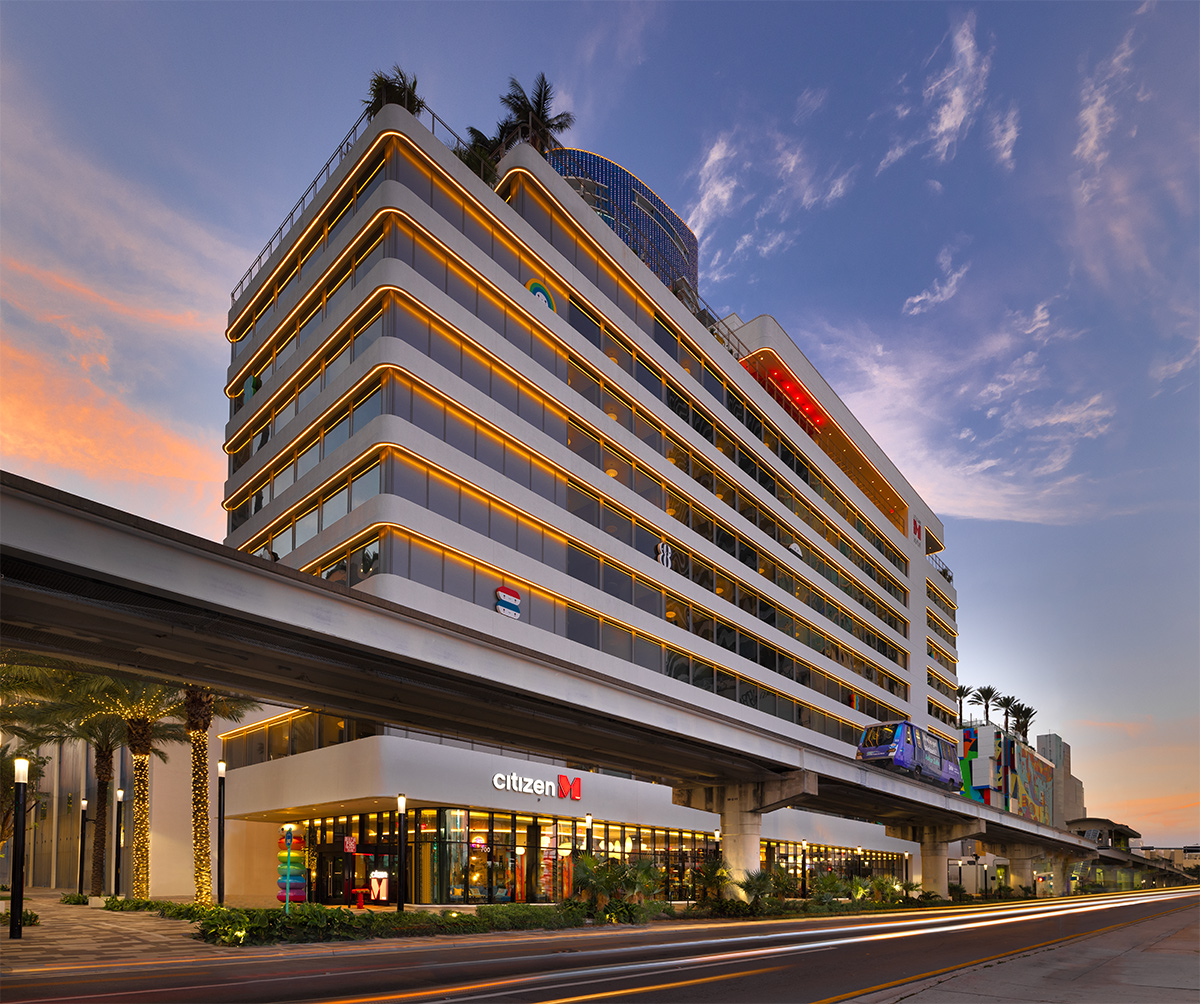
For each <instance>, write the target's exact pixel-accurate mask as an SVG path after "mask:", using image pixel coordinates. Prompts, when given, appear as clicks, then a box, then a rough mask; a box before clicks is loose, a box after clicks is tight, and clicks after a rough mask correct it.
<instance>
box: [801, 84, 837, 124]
mask: <svg viewBox="0 0 1200 1004" xmlns="http://www.w3.org/2000/svg"><path fill="white" fill-rule="evenodd" d="M828 97H829V91H828V90H826V89H825V88H824V87H818V88H816V89H815V90H814V89H813V88H811V87H806V88H804V90H803V91H802V92H801V93H800V97H798V98H797V99H796V112H795V114H794V115H793V116H792V121H793V122H795V123H796V124H797V125H799V124H800V123H801V122H803V121H804V120H805V119H809V118H812V116H814V115H815V114H816V113H817V112H819V111H820V110H821V109H822V108H824V107H825V101H826V100H827V99H828Z"/></svg>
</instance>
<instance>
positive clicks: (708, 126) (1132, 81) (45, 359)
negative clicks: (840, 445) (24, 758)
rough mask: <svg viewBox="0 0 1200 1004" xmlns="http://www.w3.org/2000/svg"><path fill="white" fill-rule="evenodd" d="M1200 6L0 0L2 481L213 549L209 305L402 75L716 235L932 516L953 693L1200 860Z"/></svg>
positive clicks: (722, 266) (431, 97) (754, 292)
mask: <svg viewBox="0 0 1200 1004" xmlns="http://www.w3.org/2000/svg"><path fill="white" fill-rule="evenodd" d="M1198 53H1200V5H1197V4H1194V3H1159V4H1154V3H1143V4H1140V5H1139V4H1136V3H1133V4H1127V3H1098V4H1093V3H1042V4H1016V3H1010V4H996V3H992V4H975V5H971V4H960V3H950V4H941V3H922V4H908V3H899V2H898V3H887V4H874V3H854V4H833V3H822V4H817V3H813V4H790V3H770V4H755V3H737V4H722V3H707V4H688V3H669V4H657V3H634V4H625V3H617V2H611V3H598V4H593V3H582V2H581V3H569V4H568V3H561V4H560V3H537V4H517V3H513V4H504V3H489V4H475V3H438V4H425V3H415V4H405V3H390V4H378V3H371V4H356V3H352V2H347V3H338V4H322V3H308V4H290V3H284V2H279V3H260V4H256V3H239V4H216V3H204V4H188V3H170V4H146V3H140V4H131V3H116V4H113V3H86V4H73V3H53V2H42V0H39V2H37V3H25V2H21V0H6V2H5V3H4V4H2V5H0V461H2V463H3V466H4V468H5V469H6V470H10V471H14V472H16V473H18V474H21V475H24V476H27V477H31V478H34V479H36V480H39V481H43V482H46V483H49V484H52V485H55V486H57V487H60V488H63V489H66V490H68V491H71V492H75V493H78V494H80V495H83V496H86V497H89V498H93V499H97V500H99V501H102V502H105V503H108V504H110V505H115V506H118V507H121V508H124V509H127V510H130V511H132V512H135V513H138V514H139V515H143V516H147V517H149V518H152V519H155V520H158V521H160V522H163V523H166V524H169V525H172V526H177V527H181V528H183V529H185V530H189V531H192V532H194V533H198V534H201V535H202V536H205V537H209V538H213V539H220V538H221V537H222V536H223V534H224V519H223V515H222V511H221V508H220V499H221V486H222V482H223V480H224V477H225V470H226V468H225V462H224V457H223V454H222V451H221V443H222V431H223V427H224V423H225V421H226V419H227V417H228V416H227V410H226V408H227V406H226V404H225V399H224V397H223V395H222V392H221V391H222V386H223V377H224V373H225V368H226V366H227V364H228V348H227V345H226V343H225V341H224V338H223V332H224V329H225V326H226V319H227V312H228V309H229V305H230V300H229V293H230V290H231V289H232V288H233V287H234V285H235V284H236V283H237V282H238V280H239V279H240V277H241V275H242V273H243V272H244V271H245V270H246V268H247V267H249V265H250V263H251V262H252V261H253V259H254V258H255V256H256V255H257V254H258V252H259V251H260V249H261V248H262V247H263V245H264V244H266V242H267V240H268V238H269V237H270V236H271V234H272V233H273V232H274V231H275V229H276V227H278V226H279V224H280V223H281V222H282V220H283V218H284V217H285V216H286V215H287V213H288V212H289V210H290V209H291V208H292V206H293V205H294V203H295V202H296V200H297V199H299V197H300V195H301V193H302V192H303V191H304V189H305V188H306V187H307V186H308V184H309V182H310V181H311V180H312V178H313V177H314V176H315V175H316V174H317V172H318V171H319V170H320V168H321V166H322V165H323V164H324V163H325V161H326V159H327V158H328V157H329V156H330V154H331V153H332V152H333V151H334V150H335V148H336V147H337V145H338V143H339V142H340V141H341V140H342V138H343V137H344V136H345V134H346V133H347V131H348V130H349V129H350V127H351V126H352V125H353V123H354V121H355V119H356V118H357V117H358V115H359V113H360V111H361V108H362V104H361V100H362V98H363V96H364V95H365V94H366V91H367V84H368V80H369V77H370V75H371V73H372V72H373V71H375V70H378V69H389V68H390V67H391V66H392V65H393V64H395V63H399V64H400V65H401V66H403V67H404V68H405V69H406V70H407V71H409V72H412V73H415V74H416V76H417V79H418V90H419V92H420V93H421V94H422V95H423V96H424V97H425V99H426V100H427V101H428V103H429V106H430V107H431V108H432V109H433V110H434V111H435V112H437V114H438V115H439V116H440V117H441V118H442V119H443V120H444V121H445V122H446V123H448V124H449V125H450V126H451V127H452V128H454V129H456V130H458V131H459V132H460V133H464V134H465V130H466V127H467V126H468V125H474V126H477V127H479V128H481V129H484V130H485V131H488V132H490V131H491V129H492V127H493V126H494V124H495V122H496V120H497V119H498V118H499V117H500V105H499V100H498V96H499V94H500V93H501V92H502V91H504V90H505V89H506V88H507V81H508V78H509V76H510V75H515V76H516V77H517V78H518V79H519V80H520V81H522V82H523V83H524V84H525V85H526V87H529V86H531V84H532V81H533V78H534V76H535V75H536V74H537V73H538V72H539V71H544V72H545V73H546V75H547V76H548V78H549V79H550V81H551V82H552V84H553V85H554V87H555V104H554V107H555V110H570V111H571V112H573V113H574V115H575V118H576V125H575V127H574V129H572V131H571V132H570V133H569V134H568V135H567V136H566V137H565V140H566V142H567V144H568V145H572V146H579V147H582V148H584V149H589V150H592V151H595V152H597V153H601V154H603V155H604V156H606V157H608V158H610V159H612V160H615V161H616V162H618V163H620V164H622V165H623V166H625V167H626V168H628V169H629V170H630V171H632V172H633V173H634V174H636V175H637V176H638V177H640V178H641V179H642V180H643V181H645V182H646V184H648V185H649V186H650V187H651V188H653V189H654V190H655V191H656V192H657V193H658V194H659V195H660V196H661V197H662V198H663V199H664V200H665V201H666V202H667V203H668V204H669V205H670V206H672V207H673V208H674V209H675V210H677V211H678V212H679V213H680V214H681V215H682V216H683V217H684V218H685V219H686V220H687V221H688V223H689V225H690V226H691V227H692V228H693V229H694V230H695V232H696V234H697V236H698V237H699V240H700V255H701V262H700V285H701V290H700V292H701V294H702V296H703V297H704V298H705V299H706V300H707V301H708V302H709V304H710V305H711V306H712V307H713V308H714V309H715V310H716V311H717V312H718V313H721V314H724V313H727V312H730V311H736V312H737V313H738V314H739V315H740V316H741V317H742V318H744V319H749V318H752V317H755V316H757V315H759V314H764V313H766V314H771V315H773V316H774V317H776V318H777V319H778V321H779V322H780V323H781V324H782V325H783V327H784V328H785V329H786V330H787V331H788V332H789V334H790V335H791V336H792V338H793V339H794V340H795V341H796V343H797V344H798V345H799V347H800V348H801V349H802V350H803V351H804V353H805V354H806V355H807V356H808V357H809V359H811V360H812V362H813V363H814V364H815V365H816V366H817V368H818V369H819V370H820V371H821V372H822V374H823V375H824V376H825V377H826V379H827V380H828V381H829V383H830V384H831V385H832V386H833V387H834V388H835V390H836V391H837V392H838V394H839V395H840V396H841V397H842V399H843V400H844V401H845V402H846V403H847V404H848V405H849V406H850V408H851V409H852V410H853V411H854V412H855V414H856V415H857V416H858V417H859V419H860V420H861V421H862V423H863V425H864V426H865V427H866V428H867V429H868V430H869V432H870V433H871V435H872V436H873V437H874V438H875V440H876V441H877V442H878V443H879V444H880V445H881V446H882V447H883V448H884V450H885V451H886V452H887V453H888V454H889V455H890V456H891V457H892V459H893V460H894V461H895V462H896V464H897V465H898V467H899V468H900V469H901V471H903V472H904V474H905V476H906V477H907V478H908V480H909V482H910V483H911V484H912V485H913V486H914V487H915V488H916V489H917V490H918V491H919V492H920V493H921V495H922V496H923V497H924V498H925V499H926V501H927V502H929V504H930V505H931V506H932V507H933V509H934V511H935V512H938V513H939V514H940V515H941V516H942V517H943V519H944V521H945V525H946V551H945V552H944V554H943V557H944V559H945V561H946V563H947V564H948V565H949V566H950V568H951V569H952V570H953V572H954V576H955V585H956V586H957V588H958V596H959V607H960V615H959V620H958V624H959V629H960V638H959V655H960V665H959V676H960V681H961V682H963V683H965V684H967V685H970V686H978V685H983V684H990V685H992V686H995V687H997V688H998V689H999V690H1000V691H1001V692H1003V693H1011V694H1014V695H1015V696H1017V697H1018V698H1019V699H1020V700H1022V701H1023V702H1024V703H1026V704H1029V705H1032V706H1033V707H1034V708H1035V709H1036V710H1037V715H1036V718H1035V719H1034V723H1033V728H1032V730H1031V736H1032V735H1034V734H1041V733H1043V732H1057V733H1058V734H1059V735H1061V736H1062V737H1063V738H1064V739H1065V740H1066V741H1067V742H1068V743H1069V744H1070V745H1071V746H1072V749H1073V757H1074V763H1073V766H1074V772H1075V774H1076V775H1077V776H1079V777H1080V778H1082V780H1083V782H1084V785H1085V791H1086V801H1087V808H1088V811H1089V813H1091V814H1093V815H1101V816H1108V817H1110V818H1114V819H1117V820H1118V821H1121V822H1125V823H1127V824H1128V825H1130V826H1132V827H1133V828H1134V829H1136V830H1139V831H1140V832H1141V833H1142V834H1143V839H1144V841H1145V843H1146V844H1153V845H1158V846H1178V845H1180V844H1182V843H1195V842H1200V624H1198V620H1200V613H1198V611H1200V394H1198V387H1200V381H1198V373H1200V335H1198V330H1200V318H1198V313H1200V250H1198V249H1200V223H1198V220H1200V216H1198V207H1197V202H1198V198H1200V153H1198V145H1200V141H1198V138H1200V108H1198V105H1200V97H1198V95H1200V55H1198Z"/></svg>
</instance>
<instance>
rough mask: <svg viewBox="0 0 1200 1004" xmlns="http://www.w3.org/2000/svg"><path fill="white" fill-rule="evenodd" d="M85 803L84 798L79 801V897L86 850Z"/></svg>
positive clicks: (81, 893)
mask: <svg viewBox="0 0 1200 1004" xmlns="http://www.w3.org/2000/svg"><path fill="white" fill-rule="evenodd" d="M87 803H88V800H87V799H86V798H81V799H80V800H79V895H80V896H82V895H83V856H84V853H85V852H86V850H87V824H88V817H87Z"/></svg>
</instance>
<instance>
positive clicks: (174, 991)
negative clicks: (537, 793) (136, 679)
mask: <svg viewBox="0 0 1200 1004" xmlns="http://www.w3.org/2000/svg"><path fill="white" fill-rule="evenodd" d="M1198 909H1200V892H1198V891H1197V890H1196V889H1194V888H1193V889H1189V890H1184V891H1181V892H1170V891H1161V892H1146V893H1124V894H1116V895H1111V896H1093V897H1080V898H1075V899H1067V900H1041V901H1036V902H1031V903H1015V904H990V905H985V906H978V907H975V906H968V907H958V908H948V909H938V910H927V911H920V912H919V913H912V912H909V913H898V914H890V915H887V916H878V915H875V916H870V917H856V918H846V917H838V918H827V919H822V920H805V921H795V920H786V921H765V922H758V923H754V924H745V923H740V924H728V923H725V924H704V925H698V924H689V925H678V926H676V925H662V926H655V927H652V928H644V929H628V928H625V929H617V930H613V931H589V932H586V933H568V934H564V935H550V934H525V935H521V934H517V935H509V936H491V937H487V938H477V939H471V942H470V943H469V944H468V943H466V942H462V941H457V940H455V939H432V940H430V941H424V942H423V943H415V944H414V942H413V940H408V941H400V942H393V941H381V942H372V943H364V944H362V945H356V946H347V948H348V949H349V950H345V951H339V952H334V953H331V952H329V950H328V946H320V947H318V946H285V947H282V948H280V949H279V950H278V951H272V952H270V953H269V954H257V955H253V956H251V955H244V956H238V955H235V954H233V953H229V954H226V955H225V956H223V957H221V958H219V959H217V958H215V959H212V960H188V961H186V962H184V961H179V962H175V963H167V962H164V963H163V964H162V965H155V964H154V963H153V962H152V961H148V960H140V962H139V964H133V963H132V961H131V963H130V964H129V965H125V966H121V965H116V964H112V965H106V966H102V967H92V968H90V969H89V970H88V971H81V972H72V971H70V970H68V971H61V970H60V971H55V972H49V971H47V972H40V973H39V972H31V973H11V974H9V975H8V976H6V977H5V979H4V988H3V990H4V993H3V996H4V1001H5V1004H17V1002H35V1001H36V1002H45V1004H49V1002H54V1004H71V1002H80V1004H82V1002H90V1004H115V1002H122V1001H129V1002H143V1004H149V1002H158V1001H171V1002H178V1004H187V1002H206V1004H207V1002H212V1001H220V1002H222V1004H238V1002H265V1001H294V1002H309V1001H312V1002H318V1001H319V1002H327V1004H386V1002H389V1001H397V1002H405V1004H424V1002H427V1001H428V1002H434V1001H438V1002H442V1001H446V1002H460V1001H461V1002H467V1001H497V1002H513V1004H517V1002H539V1004H576V1002H584V1001H603V1000H620V1001H631V1002H633V1001H655V1002H673V1001H681V1002H682V1001H687V1002H706V1001H714V1002H720V1001H730V1000H738V1001H755V1002H758V1001H762V1002H769V1001H787V1002H789V1004H800V1002H823V1001H824V1002H828V1001H833V1000H839V999H843V998H845V997H848V996H853V995H856V994H859V993H864V992H867V991H870V990H878V989H880V988H883V987H887V986H892V985H898V984H901V983H905V982H908V981H912V980H918V979H921V978H923V977H928V976H930V975H932V974H935V973H942V972H948V971H950V970H954V969H957V968H960V967H964V966H969V965H972V964H978V963H981V962H986V961H988V960H996V959H999V958H1001V957H1003V956H1006V955H1010V954H1013V953H1016V952H1022V951H1028V950H1030V949H1032V948H1036V947H1039V946H1046V945H1050V944H1053V943H1055V942H1061V941H1063V939H1070V938H1073V937H1077V936H1080V935H1085V934H1090V933H1094V932H1097V931H1103V930H1113V929H1117V928H1120V927H1122V926H1124V925H1129V924H1135V923H1138V922H1140V921H1144V920H1147V919H1149V918H1155V917H1162V916H1164V915H1166V914H1171V913H1173V912H1175V911H1181V910H1184V911H1188V913H1189V914H1190V915H1195V914H1196V912H1197V910H1198ZM1065 950H1066V951H1070V949H1069V947H1068V948H1067V949H1065Z"/></svg>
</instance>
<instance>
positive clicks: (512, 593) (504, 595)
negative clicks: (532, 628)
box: [496, 586, 521, 620]
mask: <svg viewBox="0 0 1200 1004" xmlns="http://www.w3.org/2000/svg"><path fill="white" fill-rule="evenodd" d="M496 610H497V611H498V612H499V613H502V614H504V616H505V617H511V618H513V620H520V619H521V594H520V593H518V592H517V591H516V590H515V589H509V588H508V587H507V586H500V587H499V588H498V589H497V590H496Z"/></svg>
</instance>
